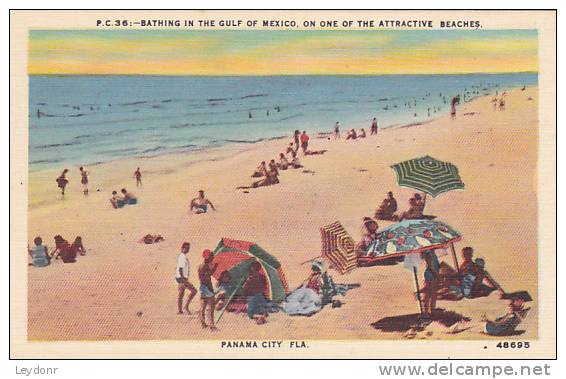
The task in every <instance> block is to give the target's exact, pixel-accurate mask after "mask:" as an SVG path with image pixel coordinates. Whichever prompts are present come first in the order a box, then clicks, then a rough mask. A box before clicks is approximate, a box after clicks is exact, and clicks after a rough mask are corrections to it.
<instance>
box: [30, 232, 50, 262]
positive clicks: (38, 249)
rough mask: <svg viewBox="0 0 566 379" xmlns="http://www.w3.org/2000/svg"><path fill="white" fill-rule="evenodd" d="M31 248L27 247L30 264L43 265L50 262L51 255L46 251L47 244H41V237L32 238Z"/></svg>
mask: <svg viewBox="0 0 566 379" xmlns="http://www.w3.org/2000/svg"><path fill="white" fill-rule="evenodd" d="M33 244H34V245H35V246H34V247H33V248H31V249H30V248H29V245H28V254H29V256H30V257H31V265H32V266H34V267H45V266H48V265H49V263H50V262H51V257H50V256H49V253H48V251H47V246H45V245H43V240H42V239H41V237H35V238H34V239H33Z"/></svg>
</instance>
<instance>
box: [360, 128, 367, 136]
mask: <svg viewBox="0 0 566 379" xmlns="http://www.w3.org/2000/svg"><path fill="white" fill-rule="evenodd" d="M358 138H366V130H365V129H364V128H362V129H361V130H360V134H359V135H358Z"/></svg>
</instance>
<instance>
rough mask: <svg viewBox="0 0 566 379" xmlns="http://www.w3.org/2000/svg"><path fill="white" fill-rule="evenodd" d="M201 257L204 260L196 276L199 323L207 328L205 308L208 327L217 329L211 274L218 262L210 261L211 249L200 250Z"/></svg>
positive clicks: (212, 256)
mask: <svg viewBox="0 0 566 379" xmlns="http://www.w3.org/2000/svg"><path fill="white" fill-rule="evenodd" d="M202 257H203V259H204V262H203V263H202V264H201V265H200V266H199V268H198V278H199V281H200V287H199V289H200V298H201V308H200V323H201V325H202V327H203V328H208V327H209V325H208V324H207V323H206V309H207V308H208V309H209V317H210V329H211V330H217V329H216V327H215V326H214V305H215V302H216V301H215V297H214V287H213V286H212V274H214V271H216V267H217V266H218V264H215V265H213V264H212V261H213V259H214V255H213V254H212V251H210V250H208V249H206V250H204V251H203V252H202Z"/></svg>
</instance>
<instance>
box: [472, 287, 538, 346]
mask: <svg viewBox="0 0 566 379" xmlns="http://www.w3.org/2000/svg"><path fill="white" fill-rule="evenodd" d="M509 300H510V302H509V310H508V312H507V314H505V315H504V316H501V317H498V318H496V319H495V320H493V321H492V320H489V319H488V318H487V317H486V316H485V315H483V316H482V321H483V322H485V326H484V328H485V329H484V331H485V333H486V334H489V335H490V336H508V335H512V334H513V333H514V332H515V329H516V328H517V326H519V324H521V322H523V320H524V319H525V317H526V316H527V314H528V312H529V310H530V308H524V306H523V305H524V303H525V302H526V301H531V300H532V299H531V297H530V296H529V294H528V293H526V292H520V293H519V294H518V295H517V296H514V297H511V298H510V299H509Z"/></svg>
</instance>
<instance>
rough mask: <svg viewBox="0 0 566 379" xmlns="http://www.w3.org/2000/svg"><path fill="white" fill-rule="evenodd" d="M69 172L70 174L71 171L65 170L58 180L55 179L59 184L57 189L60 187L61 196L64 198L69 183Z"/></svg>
mask: <svg viewBox="0 0 566 379" xmlns="http://www.w3.org/2000/svg"><path fill="white" fill-rule="evenodd" d="M67 172H69V170H68V169H64V170H63V172H62V173H61V175H59V177H58V178H57V179H55V182H57V187H59V188H60V189H61V195H63V196H65V187H66V186H67V184H68V183H69V180H68V179H67V176H66V175H67Z"/></svg>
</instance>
